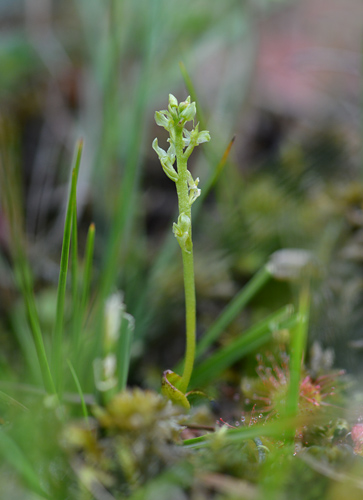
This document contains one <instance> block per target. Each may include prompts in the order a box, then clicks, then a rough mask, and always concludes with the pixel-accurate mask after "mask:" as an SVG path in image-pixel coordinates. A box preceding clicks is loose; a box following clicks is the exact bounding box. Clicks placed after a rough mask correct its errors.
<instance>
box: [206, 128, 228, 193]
mask: <svg viewBox="0 0 363 500" xmlns="http://www.w3.org/2000/svg"><path fill="white" fill-rule="evenodd" d="M235 139H236V136H233V137H232V139H231V140H230V141H229V143H228V145H227V147H226V149H225V151H224V153H223V156H222V158H221V160H220V161H219V162H218V163H217V165H216V166H215V167H214V169H213V171H212V173H211V175H210V176H209V177H208V179H207V181H206V183H205V184H204V188H203V191H202V193H201V199H202V200H203V199H204V198H205V197H206V196H207V195H208V193H209V191H210V190H211V189H212V187H213V186H214V185H215V183H216V182H217V180H218V178H219V176H220V175H221V173H222V171H223V169H224V167H225V165H226V163H227V160H228V157H229V153H230V151H231V149H232V146H233V143H234V141H235Z"/></svg>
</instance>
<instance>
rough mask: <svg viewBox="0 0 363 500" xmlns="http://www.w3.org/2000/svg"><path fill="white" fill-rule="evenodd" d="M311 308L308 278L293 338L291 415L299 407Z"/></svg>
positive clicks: (301, 295) (288, 401) (288, 405)
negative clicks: (302, 368)
mask: <svg viewBox="0 0 363 500" xmlns="http://www.w3.org/2000/svg"><path fill="white" fill-rule="evenodd" d="M309 310H310V287H309V281H308V280H307V281H306V282H305V283H303V284H302V287H301V291H300V298H299V311H298V315H297V323H296V327H295V328H294V330H293V332H292V338H291V351H290V384H289V390H288V393H287V401H286V414H287V416H289V417H293V416H295V415H296V414H297V412H298V407H299V396H300V380H301V367H302V362H303V357H304V352H305V349H306V341H307V333H308V324H309ZM292 437H293V436H292Z"/></svg>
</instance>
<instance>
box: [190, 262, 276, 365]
mask: <svg viewBox="0 0 363 500" xmlns="http://www.w3.org/2000/svg"><path fill="white" fill-rule="evenodd" d="M270 278H271V273H270V272H269V270H268V268H267V266H264V267H263V268H262V269H260V271H258V273H257V274H255V276H253V278H252V279H251V280H250V281H249V282H248V283H247V284H246V285H245V286H244V287H243V288H242V290H241V291H240V292H239V293H238V294H237V295H236V296H235V297H234V298H233V299H232V300H231V302H230V303H229V304H228V305H227V306H226V307H225V309H224V310H223V311H222V313H221V314H220V315H219V317H218V318H217V320H216V321H215V322H214V323H213V325H212V326H211V327H210V328H209V329H208V331H207V332H206V333H205V334H204V335H203V337H202V338H201V340H200V341H199V342H198V345H197V352H196V357H197V358H198V357H200V356H201V355H202V354H203V353H204V352H205V351H206V350H207V349H208V347H210V346H211V345H212V344H213V342H215V341H216V340H217V339H218V337H219V336H220V335H221V334H222V333H223V332H224V330H225V329H226V328H227V327H228V325H230V324H231V323H232V321H233V320H234V319H235V318H236V317H237V316H238V314H240V312H241V311H242V310H243V308H244V307H245V306H246V305H247V304H248V302H249V301H250V300H251V299H252V298H253V297H254V296H255V295H256V293H258V291H259V290H260V289H261V288H262V287H263V286H264V285H265V284H266V283H267V281H268V280H269V279H270Z"/></svg>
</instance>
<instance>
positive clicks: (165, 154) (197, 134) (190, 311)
mask: <svg viewBox="0 0 363 500" xmlns="http://www.w3.org/2000/svg"><path fill="white" fill-rule="evenodd" d="M196 111H197V109H196V105H195V102H191V99H190V96H189V97H187V99H186V100H185V101H182V102H180V103H178V101H177V99H176V98H175V97H174V96H173V95H172V94H169V105H168V109H167V110H162V111H156V113H155V121H156V123H157V125H159V126H160V127H164V128H165V129H166V130H167V131H168V132H169V136H170V137H169V139H168V142H169V144H170V146H169V148H168V150H167V151H164V150H163V149H162V148H160V147H159V145H158V140H157V139H154V141H153V143H152V147H153V149H154V150H155V152H156V153H157V155H158V157H159V160H160V163H161V166H162V167H163V170H164V172H165V173H166V175H167V176H168V177H169V179H171V180H172V181H173V182H175V185H176V191H177V195H178V205H179V216H178V221H177V222H176V223H175V222H174V224H173V233H174V235H175V237H176V239H177V240H178V242H179V245H180V248H181V251H182V257H183V273H184V291H185V310H186V351H185V360H184V371H183V375H182V376H180V375H178V374H177V373H174V372H173V371H172V370H166V371H165V372H164V374H163V378H162V393H163V394H164V395H165V396H166V397H168V398H169V399H171V400H172V401H173V402H174V403H176V404H179V405H181V406H183V407H185V408H189V407H190V404H189V401H188V399H187V396H188V395H189V394H190V393H188V392H187V390H188V385H189V382H190V377H191V375H192V371H193V365H194V358H195V343H196V342H195V331H196V304H195V284H194V262H193V242H192V215H191V208H192V204H193V203H194V201H195V200H196V199H197V198H198V196H199V195H200V192H201V191H200V189H199V188H198V183H199V179H198V178H196V179H193V176H192V174H191V173H190V171H189V170H188V165H187V163H188V158H189V156H190V155H191V154H192V152H193V149H194V148H195V147H196V146H199V144H202V143H203V142H208V141H209V140H210V135H209V132H208V131H207V130H203V131H199V124H197V125H196V126H195V128H193V129H192V130H188V129H187V128H186V127H185V124H186V123H187V122H190V121H193V125H194V117H195V115H196ZM175 161H176V169H175V168H174V163H175Z"/></svg>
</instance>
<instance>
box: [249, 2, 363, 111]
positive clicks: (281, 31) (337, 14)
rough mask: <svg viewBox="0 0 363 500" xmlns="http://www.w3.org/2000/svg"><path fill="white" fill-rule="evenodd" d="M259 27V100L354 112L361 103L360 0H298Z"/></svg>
mask: <svg viewBox="0 0 363 500" xmlns="http://www.w3.org/2000/svg"><path fill="white" fill-rule="evenodd" d="M259 30H260V44H259V48H258V56H257V61H256V75H255V83H254V88H253V93H252V95H253V100H254V102H255V104H257V105H258V106H261V107H264V108H268V109H270V110H272V111H275V112H279V113H283V114H289V115H293V116H301V115H302V116H316V115H317V114H318V115H321V114H323V115H326V114H328V115H330V114H331V113H332V112H334V113H335V112H337V110H339V111H340V112H341V111H343V112H344V110H345V111H346V112H347V113H348V114H350V113H351V112H352V110H351V107H352V106H353V107H355V106H359V105H360V103H359V99H360V93H361V87H362V84H361V74H362V48H363V44H362V40H363V2H362V1H361V0H300V1H298V2H294V3H293V4H292V5H290V6H288V7H287V8H286V7H285V8H282V9H280V10H278V11H275V12H274V13H273V14H271V15H270V16H269V17H268V18H267V19H266V18H264V19H263V20H261V21H260V23H259ZM353 114H354V112H353Z"/></svg>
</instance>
